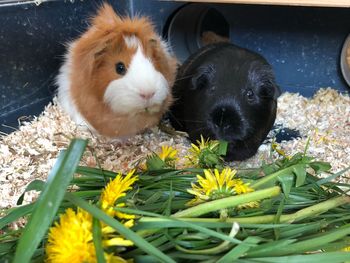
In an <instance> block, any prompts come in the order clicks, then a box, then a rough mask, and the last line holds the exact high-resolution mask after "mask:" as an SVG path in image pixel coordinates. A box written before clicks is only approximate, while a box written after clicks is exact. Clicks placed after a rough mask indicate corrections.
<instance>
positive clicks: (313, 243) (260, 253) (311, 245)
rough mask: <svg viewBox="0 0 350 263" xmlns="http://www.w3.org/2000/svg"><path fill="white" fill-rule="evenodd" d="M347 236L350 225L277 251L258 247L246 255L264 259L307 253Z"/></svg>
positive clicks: (272, 247)
mask: <svg viewBox="0 0 350 263" xmlns="http://www.w3.org/2000/svg"><path fill="white" fill-rule="evenodd" d="M347 235H350V225H344V226H342V227H339V228H338V229H336V230H333V231H329V232H326V233H324V234H322V235H319V236H317V237H315V238H309V239H306V240H303V241H300V242H295V243H293V244H289V245H286V246H282V247H279V248H278V249H276V247H274V246H269V247H268V248H266V249H263V250H260V249H259V247H257V248H256V249H255V250H254V251H252V252H250V253H248V255H249V257H266V256H284V255H290V254H300V253H303V252H307V251H313V250H318V249H320V248H321V247H322V246H324V245H326V244H329V243H331V242H334V241H337V240H339V239H341V238H344V237H345V236H347Z"/></svg>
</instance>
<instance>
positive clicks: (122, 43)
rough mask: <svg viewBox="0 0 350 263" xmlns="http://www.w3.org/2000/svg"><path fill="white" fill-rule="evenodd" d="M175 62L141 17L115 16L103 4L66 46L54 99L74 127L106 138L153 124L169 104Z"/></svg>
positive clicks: (145, 19) (161, 41)
mask: <svg viewBox="0 0 350 263" xmlns="http://www.w3.org/2000/svg"><path fill="white" fill-rule="evenodd" d="M176 68H177V61H176V59H175V58H174V56H173V55H172V54H171V52H170V51H169V49H168V46H167V44H166V43H165V42H164V41H163V40H162V39H161V38H160V36H159V35H157V34H156V32H155V29H154V26H153V25H152V23H151V22H150V21H149V19H148V18H147V17H136V18H129V17H119V16H118V15H117V14H116V13H115V12H114V10H113V8H112V7H111V6H110V5H108V4H104V5H103V6H102V7H101V8H100V9H99V11H98V13H97V15H96V16H95V17H93V18H92V20H91V26H90V27H89V28H88V30H87V31H86V32H85V33H83V34H82V35H81V37H79V38H78V39H76V40H75V41H73V42H72V43H70V44H69V46H68V52H67V54H66V56H65V62H64V64H63V65H62V67H61V69H60V72H59V75H58V77H57V81H56V82H57V84H58V101H59V103H60V105H62V107H63V108H64V110H65V111H66V112H67V113H68V114H69V115H70V117H71V118H72V119H73V121H75V122H76V123H77V124H79V125H86V126H87V127H89V128H90V129H91V130H93V131H95V132H96V133H99V134H102V135H105V136H107V137H122V136H128V135H133V134H136V133H139V132H141V131H143V130H144V129H146V128H148V127H151V126H154V125H156V124H157V123H158V122H159V121H160V119H161V117H162V115H163V114H164V112H166V111H167V110H168V108H169V106H170V105H171V103H172V92H171V87H172V86H173V83H174V79H175V75H176Z"/></svg>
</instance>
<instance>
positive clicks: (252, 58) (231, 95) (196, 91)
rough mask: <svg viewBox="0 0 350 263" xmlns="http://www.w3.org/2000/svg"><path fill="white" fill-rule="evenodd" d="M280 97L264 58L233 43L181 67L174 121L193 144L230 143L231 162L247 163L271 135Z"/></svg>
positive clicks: (203, 52) (204, 52)
mask: <svg viewBox="0 0 350 263" xmlns="http://www.w3.org/2000/svg"><path fill="white" fill-rule="evenodd" d="M279 95H280V90H279V87H278V86H277V84H276V82H275V78H274V74H273V71H272V68H271V66H270V65H269V64H268V62H267V61H266V60H265V59H264V58H263V57H262V56H260V55H259V54H256V53H254V52H252V51H249V50H247V49H243V48H240V47H237V46H235V45H232V44H229V43H218V44H213V45H208V46H205V47H204V48H202V49H200V50H199V51H198V52H196V53H195V54H193V55H192V56H190V57H189V59H188V60H187V61H186V62H185V63H184V64H183V65H182V66H181V67H180V69H179V73H178V76H177V81H176V82H175V86H174V97H175V103H174V105H173V107H172V108H171V112H170V119H171V122H172V124H173V126H174V127H175V128H176V129H178V130H182V131H186V132H187V133H188V134H189V136H190V139H191V140H192V141H195V140H198V139H199V138H200V135H203V136H204V137H206V138H211V139H223V140H227V141H228V142H229V149H228V154H227V156H226V159H227V160H244V159H246V158H249V157H251V156H253V155H254V154H255V153H256V151H257V149H258V148H259V146H260V144H261V143H262V142H263V140H264V139H265V138H266V136H267V134H268V132H269V131H270V129H271V127H272V125H273V123H274V121H275V118H276V108H277V97H278V96H279Z"/></svg>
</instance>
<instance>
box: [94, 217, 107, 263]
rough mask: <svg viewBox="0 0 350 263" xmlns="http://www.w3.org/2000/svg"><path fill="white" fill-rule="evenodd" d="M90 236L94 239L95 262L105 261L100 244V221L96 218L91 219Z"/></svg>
mask: <svg viewBox="0 0 350 263" xmlns="http://www.w3.org/2000/svg"><path fill="white" fill-rule="evenodd" d="M92 236H93V239H94V246H95V251H96V259H97V263H105V262H106V260H105V256H104V251H103V246H102V230H101V223H100V221H99V220H98V219H96V218H94V219H93V225H92Z"/></svg>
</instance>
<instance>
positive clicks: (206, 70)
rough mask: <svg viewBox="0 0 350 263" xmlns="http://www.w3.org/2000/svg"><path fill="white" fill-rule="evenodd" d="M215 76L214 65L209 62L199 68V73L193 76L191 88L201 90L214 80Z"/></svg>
mask: <svg viewBox="0 0 350 263" xmlns="http://www.w3.org/2000/svg"><path fill="white" fill-rule="evenodd" d="M214 76H215V68H214V65H212V64H208V65H204V66H201V67H199V68H198V69H197V73H196V74H195V75H194V76H193V77H192V85H191V87H192V88H191V89H193V90H201V89H205V88H206V87H207V86H208V85H209V84H210V83H211V82H212V80H213V78H214Z"/></svg>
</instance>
